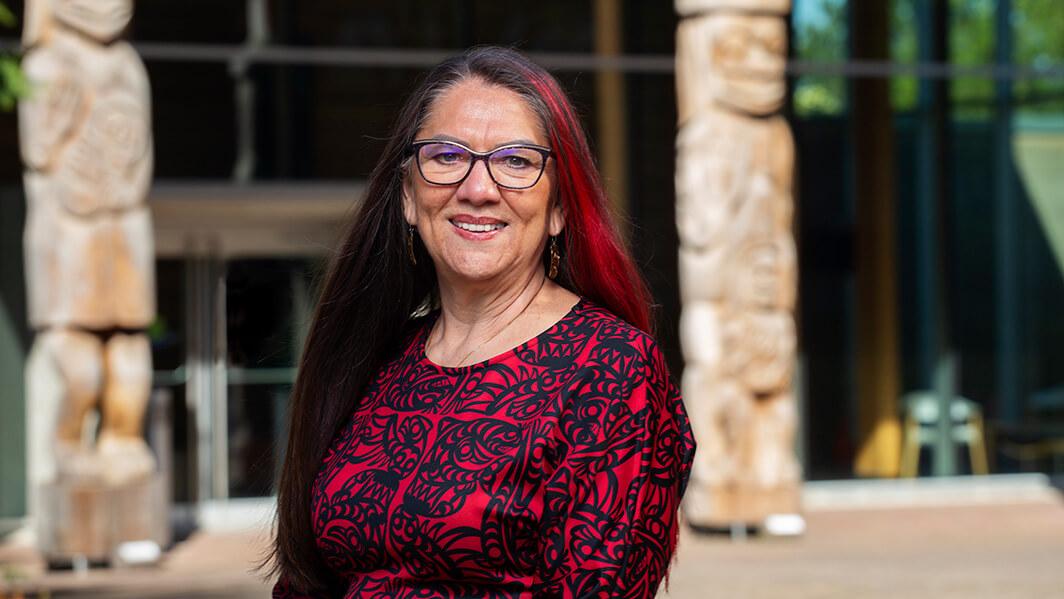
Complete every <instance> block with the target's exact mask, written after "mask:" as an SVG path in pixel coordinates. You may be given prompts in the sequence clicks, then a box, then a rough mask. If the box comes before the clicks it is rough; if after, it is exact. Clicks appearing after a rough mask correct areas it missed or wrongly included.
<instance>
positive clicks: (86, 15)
mask: <svg viewBox="0 0 1064 599" xmlns="http://www.w3.org/2000/svg"><path fill="white" fill-rule="evenodd" d="M52 10H53V11H54V14H55V18H56V20H57V21H59V22H61V23H63V24H64V25H66V26H67V27H70V28H71V29H74V30H75V31H78V32H81V33H84V34H85V35H87V36H89V37H91V38H93V39H95V40H97V41H99V42H103V43H107V42H110V41H111V40H113V39H115V38H116V37H118V34H120V33H122V31H123V30H124V29H125V28H126V25H128V24H129V20H130V19H131V18H132V17H133V0H52Z"/></svg>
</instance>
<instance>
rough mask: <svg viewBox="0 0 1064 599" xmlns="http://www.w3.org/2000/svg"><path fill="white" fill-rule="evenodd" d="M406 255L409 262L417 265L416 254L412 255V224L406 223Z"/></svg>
mask: <svg viewBox="0 0 1064 599" xmlns="http://www.w3.org/2000/svg"><path fill="white" fill-rule="evenodd" d="M406 255H407V257H408V258H410V263H411V264H413V265H415V266H416V265H417V256H415V255H414V225H407V230H406Z"/></svg>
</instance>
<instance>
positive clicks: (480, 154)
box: [410, 139, 554, 190]
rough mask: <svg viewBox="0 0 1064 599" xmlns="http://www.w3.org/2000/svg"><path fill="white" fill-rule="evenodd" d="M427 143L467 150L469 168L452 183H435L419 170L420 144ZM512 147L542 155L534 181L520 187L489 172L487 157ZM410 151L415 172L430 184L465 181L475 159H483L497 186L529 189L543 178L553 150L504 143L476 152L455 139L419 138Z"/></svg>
mask: <svg viewBox="0 0 1064 599" xmlns="http://www.w3.org/2000/svg"><path fill="white" fill-rule="evenodd" d="M429 144H447V145H451V146H455V147H458V148H461V149H463V150H465V151H466V152H469V155H470V156H472V157H473V159H472V160H470V161H469V168H468V169H467V170H466V172H465V174H464V175H462V177H461V178H460V179H458V180H457V181H455V182H453V183H437V182H435V181H432V180H430V179H429V178H428V177H426V176H425V171H423V170H421V148H422V146H427V145H429ZM514 148H524V149H529V150H535V151H536V152H539V153H540V155H542V156H543V164H542V165H540V167H539V174H538V175H536V179H535V180H534V181H532V182H531V183H529V184H528V185H524V186H521V187H514V186H513V185H505V184H503V183H499V180H498V179H496V178H495V173H493V172H491V161H490V160H488V158H490V157H491V156H492V155H493V154H495V153H496V152H501V151H503V150H512V149H514ZM410 151H411V153H413V155H414V163H415V164H417V172H418V174H419V175H421V178H422V179H424V180H425V181H426V182H427V183H429V184H431V185H440V186H450V185H461V184H462V182H463V181H465V180H466V179H468V178H469V173H472V172H473V167H474V166H476V164H477V161H478V160H483V161H484V168H486V169H487V170H488V176H489V177H491V180H492V182H494V183H495V184H496V185H498V186H499V187H502V188H503V189H514V190H520V189H531V188H532V187H535V186H536V183H539V180H540V179H542V178H543V171H545V170H547V159H549V158H550V157H551V156H553V155H554V150H551V149H550V148H548V147H544V146H537V145H535V144H506V145H505V146H499V147H497V148H495V149H494V150H491V151H489V152H478V151H476V150H474V149H472V148H470V147H468V146H465V145H463V144H460V143H458V142H456V141H451V140H449V139H419V140H416V141H414V142H412V143H411V144H410Z"/></svg>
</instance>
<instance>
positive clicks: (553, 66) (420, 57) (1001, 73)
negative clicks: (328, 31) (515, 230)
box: [0, 38, 1064, 80]
mask: <svg viewBox="0 0 1064 599" xmlns="http://www.w3.org/2000/svg"><path fill="white" fill-rule="evenodd" d="M134 46H135V47H136V49H137V52H139V53H140V55H141V56H142V57H143V58H144V59H145V60H148V61H167V62H215V63H225V64H228V65H230V66H231V68H239V67H243V66H247V65H251V64H265V65H302V66H320V67H362V68H410V69H426V68H429V67H432V66H433V65H435V64H437V63H439V62H440V61H442V60H444V59H445V58H447V57H450V56H454V55H455V54H458V53H460V52H462V50H460V49H414V48H359V47H327V48H323V47H309V46H278V45H269V46H261V47H249V46H244V45H241V44H172V43H158V42H135V43H134ZM18 48H19V45H18V41H17V40H14V39H10V38H7V39H4V38H0V49H3V50H8V51H12V50H17V49H18ZM528 56H529V57H530V58H531V59H532V60H534V61H536V62H537V63H538V64H540V65H542V66H543V67H544V68H547V69H550V70H553V71H612V70H617V71H622V72H624V73H628V74H670V73H672V72H673V71H674V70H675V68H676V65H675V57H674V56H672V55H670V54H646V55H637V54H624V55H620V56H596V55H594V54H589V53H588V54H585V53H576V52H528ZM787 74H788V75H791V76H801V75H822V76H838V77H920V78H925V79H950V78H964V77H970V78H980V79H994V80H1021V79H1064V64H1062V65H1053V66H1048V67H1033V66H1025V65H995V64H982V65H957V64H950V63H935V62H913V63H902V62H892V61H886V60H884V61H877V60H851V61H838V62H825V61H812V60H789V61H788V62H787Z"/></svg>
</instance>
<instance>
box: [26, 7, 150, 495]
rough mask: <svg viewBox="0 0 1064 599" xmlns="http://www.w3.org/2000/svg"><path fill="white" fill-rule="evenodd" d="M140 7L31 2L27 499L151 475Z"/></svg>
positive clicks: (146, 113) (146, 99)
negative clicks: (132, 31) (128, 37)
mask: <svg viewBox="0 0 1064 599" xmlns="http://www.w3.org/2000/svg"><path fill="white" fill-rule="evenodd" d="M132 10H133V6H132V0H28V2H27V4H26V26H25V31H24V34H23V42H24V45H25V46H26V47H27V48H28V51H27V53H26V57H25V59H24V60H23V63H22V64H23V68H24V70H25V72H26V75H27V77H28V79H29V81H30V84H31V86H32V91H31V93H30V95H29V97H28V98H26V99H25V100H24V101H23V102H22V103H21V105H20V107H19V133H20V143H21V151H22V157H23V160H24V162H25V165H26V171H25V177H24V182H25V189H26V195H27V202H28V208H27V221H26V229H25V233H24V239H23V241H24V246H25V261H26V263H25V266H26V269H25V270H26V278H27V289H28V296H29V297H28V300H29V301H28V305H29V318H30V324H31V326H32V327H33V328H34V329H35V330H36V331H37V337H36V340H35V342H34V346H33V349H32V351H31V355H30V359H29V364H28V366H27V383H28V385H27V388H28V392H27V402H28V406H27V413H28V415H29V420H30V432H29V436H30V444H31V447H30V451H29V455H30V468H29V472H30V483H31V484H30V486H31V489H38V488H40V487H41V485H45V484H67V483H78V484H81V483H84V484H89V485H91V484H100V485H103V486H119V485H125V484H128V483H131V482H135V481H139V480H144V479H147V478H148V477H150V476H152V475H153V473H154V471H155V461H154V458H153V456H152V453H151V451H150V450H149V448H148V446H147V444H146V443H145V441H144V438H143V434H142V432H143V431H142V429H143V419H144V413H145V409H146V406H147V402H148V397H149V394H150V391H151V372H152V368H151V351H150V347H149V343H148V337H147V335H146V334H145V332H144V329H145V328H146V327H147V326H148V325H149V324H150V322H151V321H152V319H153V318H154V315H155V282H154V251H153V244H152V227H151V219H150V213H149V210H148V207H147V204H146V195H147V191H148V187H149V184H150V180H151V171H152V135H151V118H150V109H149V106H150V94H149V87H148V78H147V74H146V72H145V70H144V66H143V64H142V63H141V61H140V59H139V57H138V56H137V54H136V52H135V51H134V50H133V48H132V47H131V46H130V45H129V44H127V43H126V42H124V41H121V40H118V39H117V38H118V36H119V35H120V34H121V33H122V32H123V31H124V30H125V28H126V26H127V25H128V23H129V20H130V17H131V15H132ZM93 416H98V420H96V419H95V418H93ZM95 422H98V434H97V432H96V431H95V430H94V429H95V428H96V427H94V426H93V423H95ZM32 493H33V491H32V490H31V494H32ZM38 499H40V498H38ZM34 503H36V502H31V510H33V509H35V508H37V507H39V506H34Z"/></svg>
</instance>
